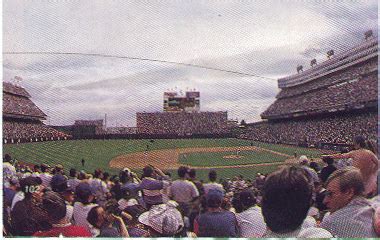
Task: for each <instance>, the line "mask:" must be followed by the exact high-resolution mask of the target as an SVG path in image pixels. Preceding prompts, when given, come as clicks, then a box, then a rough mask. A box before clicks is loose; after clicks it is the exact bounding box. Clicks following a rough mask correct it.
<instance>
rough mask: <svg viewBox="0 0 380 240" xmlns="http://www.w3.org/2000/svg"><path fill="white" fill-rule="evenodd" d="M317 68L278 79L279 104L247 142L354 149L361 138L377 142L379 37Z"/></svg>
mask: <svg viewBox="0 0 380 240" xmlns="http://www.w3.org/2000/svg"><path fill="white" fill-rule="evenodd" d="M331 54H332V53H331V52H330V55H331ZM311 65H312V67H311V68H310V69H308V70H306V71H298V74H295V75H291V76H288V77H285V78H281V79H279V80H278V86H279V88H280V89H281V91H280V92H279V93H278V94H277V96H276V100H275V102H274V103H273V104H272V105H270V106H269V107H268V109H266V110H265V111H264V112H263V113H262V114H261V118H262V121H261V122H257V123H252V124H249V126H248V127H247V128H246V131H245V132H244V133H243V134H242V137H243V138H247V139H252V140H258V141H264V142H273V143H285V144H296V145H304V146H316V147H322V148H325V147H326V148H327V147H333V148H336V147H339V146H346V145H348V144H352V142H351V141H352V139H353V137H354V136H356V135H363V136H365V137H366V138H369V139H374V140H376V138H377V121H378V120H377V118H378V110H377V109H378V100H377V98H378V87H377V81H378V69H377V68H378V40H377V38H370V39H366V41H364V42H363V43H361V44H360V45H359V46H356V47H354V48H352V49H349V50H347V51H345V52H342V53H339V54H337V55H333V56H330V57H329V59H328V60H326V61H324V62H323V63H321V64H318V65H315V61H314V64H311ZM297 70H300V69H298V68H297Z"/></svg>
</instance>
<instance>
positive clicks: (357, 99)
mask: <svg viewBox="0 0 380 240" xmlns="http://www.w3.org/2000/svg"><path fill="white" fill-rule="evenodd" d="M377 93H378V89H377V72H374V73H371V74H370V75H367V76H362V77H360V78H355V79H350V80H347V81H345V82H341V83H339V84H335V85H332V86H329V87H327V88H322V89H318V90H316V91H310V92H306V93H304V94H302V95H297V96H294V97H289V98H279V99H277V100H276V101H275V102H274V103H273V104H272V105H271V106H269V108H268V109H267V110H266V111H264V112H263V113H262V114H261V116H262V117H263V118H268V117H273V116H281V115H286V114H294V113H299V112H301V113H308V112H309V113H313V112H323V111H334V110H335V111H336V110H350V109H353V108H355V107H360V106H362V105H364V104H366V103H369V102H377V96H378V94H377Z"/></svg>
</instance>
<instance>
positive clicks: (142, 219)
mask: <svg viewBox="0 0 380 240" xmlns="http://www.w3.org/2000/svg"><path fill="white" fill-rule="evenodd" d="M355 146H357V145H355ZM359 151H363V150H359ZM365 151H367V150H365ZM371 154H372V156H371V158H373V159H375V160H376V161H378V159H377V157H376V155H375V154H373V153H371ZM333 157H334V158H337V157H338V156H324V157H323V158H322V159H323V160H324V162H326V163H327V164H325V163H322V164H321V163H317V162H313V161H312V162H310V161H309V160H308V158H307V157H306V156H301V157H300V160H299V162H298V163H295V164H293V165H287V166H283V167H280V168H279V169H278V170H277V171H275V172H273V173H271V174H267V175H263V174H260V173H258V174H257V175H256V176H250V175H249V176H236V177H234V178H232V179H224V180H222V179H220V180H219V181H217V180H218V178H217V172H216V171H215V170H210V172H209V182H203V181H199V180H197V178H196V170H195V169H189V168H188V167H184V166H182V167H179V168H178V177H171V176H170V174H168V173H165V172H163V171H162V170H160V169H158V168H157V167H154V166H152V165H147V166H146V167H145V168H144V169H143V173H142V176H141V177H138V176H137V174H135V173H134V172H132V171H131V170H130V169H129V168H124V169H123V170H121V171H120V173H119V174H118V175H113V176H110V174H108V173H106V172H103V171H102V170H100V169H97V170H96V171H95V172H94V173H93V174H89V173H86V172H84V171H83V170H82V171H77V170H76V169H73V168H72V169H70V171H69V174H68V175H66V173H65V169H64V167H63V166H62V165H57V166H55V167H50V166H48V165H46V164H42V165H35V166H34V167H33V168H32V167H31V166H30V167H28V166H21V165H19V164H12V158H11V156H9V155H7V154H6V155H5V157H4V168H3V178H4V179H3V180H4V181H3V184H4V185H3V191H4V206H3V207H4V211H3V213H4V223H3V225H4V227H3V233H4V234H5V235H6V236H39V237H41V236H43V237H59V236H64V237H90V236H92V237H196V236H198V237H246V238H256V237H266V238H272V237H313V238H331V237H344V238H346V237H377V236H380V235H377V234H380V232H378V231H377V229H379V228H380V226H378V222H380V220H378V219H377V215H376V214H375V210H376V209H379V206H380V199H379V197H374V196H375V192H364V191H365V181H364V180H363V176H362V170H363V169H361V168H363V167H364V168H366V166H360V165H355V164H356V163H355V161H356V160H355V159H354V163H353V164H352V165H353V166H347V165H350V164H349V162H346V163H348V164H346V165H345V166H339V165H338V164H335V162H334V160H333ZM340 161H346V160H344V159H343V160H340ZM377 167H378V165H377ZM376 171H377V170H376ZM379 211H380V210H379Z"/></svg>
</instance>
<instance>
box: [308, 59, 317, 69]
mask: <svg viewBox="0 0 380 240" xmlns="http://www.w3.org/2000/svg"><path fill="white" fill-rule="evenodd" d="M315 65H317V59H315V58H314V59H313V60H311V61H310V66H311V67H314V66H315Z"/></svg>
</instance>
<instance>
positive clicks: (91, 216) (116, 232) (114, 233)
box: [87, 203, 129, 237]
mask: <svg viewBox="0 0 380 240" xmlns="http://www.w3.org/2000/svg"><path fill="white" fill-rule="evenodd" d="M107 204H108V203H107ZM87 221H88V222H89V223H90V224H91V225H92V226H93V227H94V228H95V229H96V230H97V233H96V237H129V234H128V230H127V227H126V226H125V223H124V220H123V218H122V217H121V216H118V215H116V214H114V213H112V212H111V211H108V210H106V209H104V208H103V207H101V206H95V207H93V208H92V209H91V210H90V211H89V212H88V215H87Z"/></svg>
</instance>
